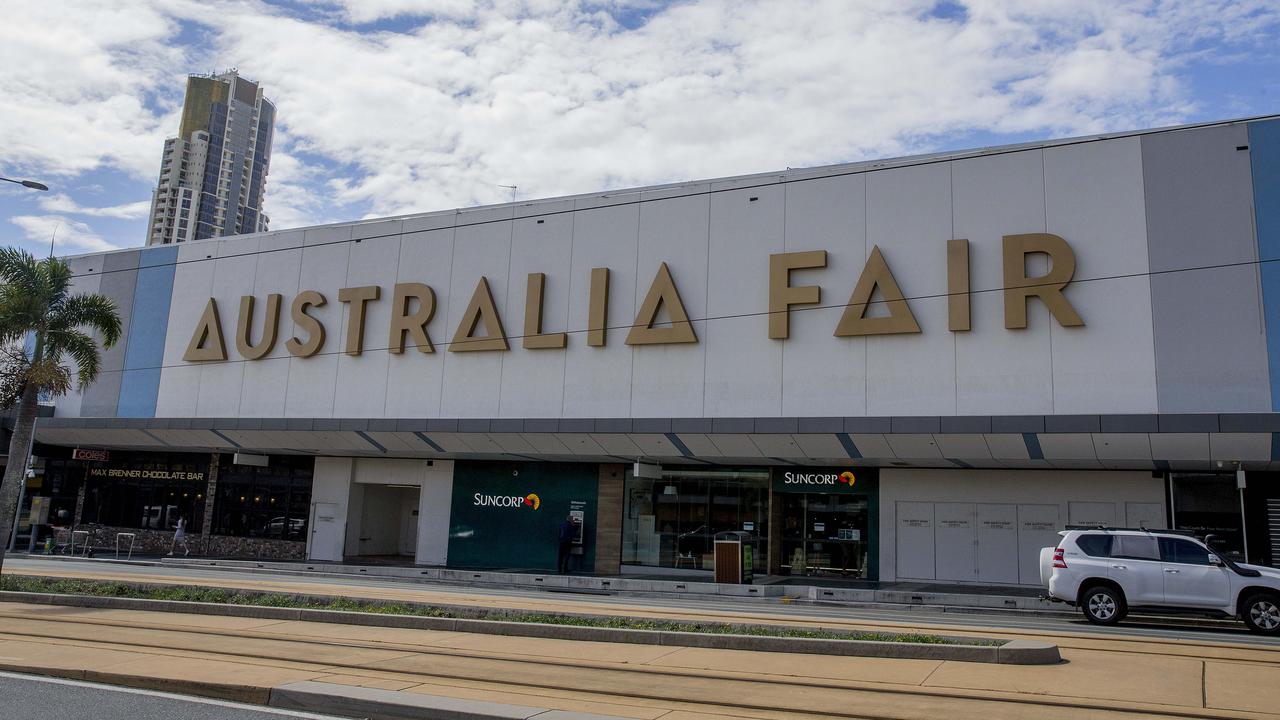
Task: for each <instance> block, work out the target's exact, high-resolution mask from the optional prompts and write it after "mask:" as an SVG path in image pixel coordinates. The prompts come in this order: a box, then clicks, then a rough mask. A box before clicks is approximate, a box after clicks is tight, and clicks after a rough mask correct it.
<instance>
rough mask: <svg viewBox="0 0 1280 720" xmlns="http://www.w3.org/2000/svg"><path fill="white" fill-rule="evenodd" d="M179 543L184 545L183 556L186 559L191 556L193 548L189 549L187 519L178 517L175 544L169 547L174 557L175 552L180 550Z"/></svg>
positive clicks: (174, 532) (174, 534) (174, 537)
mask: <svg viewBox="0 0 1280 720" xmlns="http://www.w3.org/2000/svg"><path fill="white" fill-rule="evenodd" d="M178 543H182V555H183V557H186V556H187V555H190V554H191V548H189V547H187V519H186V518H185V517H182V516H181V515H179V516H178V525H177V527H175V528H174V530H173V544H172V545H170V546H169V554H170V555H173V551H174V550H176V549H177V548H178Z"/></svg>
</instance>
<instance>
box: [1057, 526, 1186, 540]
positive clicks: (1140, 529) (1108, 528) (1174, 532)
mask: <svg viewBox="0 0 1280 720" xmlns="http://www.w3.org/2000/svg"><path fill="white" fill-rule="evenodd" d="M1066 529H1067V530H1103V531H1111V530H1124V531H1127V532H1146V533H1164V534H1166V535H1182V536H1183V537H1199V535H1198V534H1196V532H1195V531H1194V530H1171V529H1169V528H1147V527H1136V528H1132V527H1112V526H1110V525H1103V524H1101V523H1097V524H1093V525H1068V526H1067V527H1066Z"/></svg>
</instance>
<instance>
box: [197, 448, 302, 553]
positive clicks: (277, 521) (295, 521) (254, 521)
mask: <svg viewBox="0 0 1280 720" xmlns="http://www.w3.org/2000/svg"><path fill="white" fill-rule="evenodd" d="M314 466H315V460H314V459H313V458H310V457H302V456H276V455H273V456H271V461H270V465H268V466H267V467H253V466H249V465H233V464H232V463H231V457H230V456H223V461H222V464H221V465H220V472H219V475H218V496H217V498H216V499H215V505H214V513H213V515H214V521H213V532H214V533H216V534H218V535H232V536H237V537H266V538H274V539H277V540H305V539H306V530H307V521H308V519H309V517H310V511H311V473H312V469H313V468H314Z"/></svg>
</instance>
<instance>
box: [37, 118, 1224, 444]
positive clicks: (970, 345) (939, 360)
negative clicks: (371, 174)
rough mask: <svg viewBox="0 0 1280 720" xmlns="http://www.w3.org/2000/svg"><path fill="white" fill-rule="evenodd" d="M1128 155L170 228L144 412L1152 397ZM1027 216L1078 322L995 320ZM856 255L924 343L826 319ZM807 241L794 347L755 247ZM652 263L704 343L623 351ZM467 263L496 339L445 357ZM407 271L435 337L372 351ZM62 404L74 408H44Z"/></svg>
mask: <svg viewBox="0 0 1280 720" xmlns="http://www.w3.org/2000/svg"><path fill="white" fill-rule="evenodd" d="M1144 162H1147V160H1146V159H1145V156H1144V154H1143V150H1142V138H1139V137H1129V138H1118V139H1113V140H1106V141H1097V142H1088V143H1080V144H1073V145H1063V146H1057V147H1050V148H1046V149H1032V150H1025V151H1018V152H1009V153H996V154H991V155H987V156H980V157H973V158H966V159H960V160H955V161H948V162H933V163H924V164H919V165H913V166H905V167H895V168H887V169H873V170H870V171H866V170H865V169H864V170H863V171H861V172H849V173H845V174H833V175H830V176H827V177H814V178H811V179H804V178H795V177H793V178H791V179H790V180H789V181H788V182H786V183H781V182H779V181H778V180H779V178H771V177H753V178H749V179H738V180H724V181H716V182H709V183H703V184H689V185H686V186H682V187H679V188H664V189H651V190H644V191H639V192H633V193H625V194H618V195H601V196H597V197H588V198H570V199H561V200H551V201H546V202H534V203H525V204H520V205H506V206H499V207H492V208H479V209H475V210H469V211H460V212H456V213H447V214H437V215H429V216H417V217H410V218H404V219H396V220H389V221H381V222H375V223H362V224H350V225H340V226H330V227H321V228H311V229H307V230H305V231H288V232H282V233H269V234H264V235H259V236H244V237H237V238H230V239H226V240H220V241H207V242H194V243H186V244H184V245H183V246H182V247H181V248H180V251H179V252H180V260H181V264H180V265H179V266H178V267H177V269H176V275H175V281H174V291H173V292H174V294H173V303H172V309H171V313H170V317H169V327H168V331H167V335H166V351H165V369H164V372H163V374H162V378H161V384H160V391H159V400H158V404H157V416H160V417H243V416H261V417H280V416H285V417H306V418H328V417H343V418H346V417H420V418H434V417H444V418H502V417H507V418H514V417H522V418H536V417H606V418H607V417H769V416H793V417H794V416H801V417H805V416H862V415H870V416H885V415H985V414H999V415H1008V414H1087V413H1153V412H1158V411H1160V409H1161V408H1160V407H1159V406H1158V402H1157V396H1158V393H1157V378H1156V373H1155V361H1156V350H1155V347H1156V343H1155V341H1154V339H1153V329H1152V307H1151V282H1150V280H1149V278H1147V277H1146V276H1145V275H1144V273H1146V272H1147V271H1148V269H1149V267H1150V262H1149V260H1148V246H1149V243H1148V237H1147V225H1148V219H1147V217H1146V212H1147V210H1146V204H1145V201H1144V200H1145V196H1144V175H1143V168H1144ZM1030 232H1050V233H1055V234H1058V235H1061V236H1062V237H1064V238H1065V239H1066V240H1067V241H1068V242H1069V243H1070V244H1071V246H1072V247H1073V249H1074V251H1075V254H1076V259H1077V271H1076V281H1075V282H1074V283H1073V284H1072V285H1071V286H1070V287H1069V288H1068V290H1067V297H1068V299H1069V300H1070V302H1071V303H1072V305H1073V306H1074V307H1075V308H1076V309H1077V310H1078V311H1079V313H1080V314H1081V315H1082V316H1083V318H1084V320H1085V323H1086V327H1083V328H1064V327H1061V326H1060V325H1059V324H1058V323H1057V322H1056V321H1054V320H1053V319H1052V318H1051V317H1050V315H1049V313H1048V312H1047V311H1046V309H1045V308H1044V306H1043V305H1042V304H1041V303H1040V302H1039V301H1038V300H1033V301H1032V302H1031V303H1030V313H1029V323H1030V326H1029V327H1028V328H1027V329H1024V330H1008V329H1006V328H1005V327H1004V313H1003V299H1002V293H1000V292H998V291H994V290H997V289H998V288H999V287H1000V285H1001V284H1002V253H1001V242H1002V236H1004V235H1008V234H1016V233H1030ZM953 238H964V239H968V240H969V243H970V254H971V272H972V287H973V289H974V290H975V291H978V292H977V293H976V294H975V295H973V298H972V327H973V329H972V331H969V332H959V333H953V332H951V331H949V330H948V322H947V320H948V318H947V302H946V298H945V297H942V295H944V294H945V293H946V291H947V285H946V282H947V272H946V241H947V240H949V239H953ZM356 240H359V242H356ZM873 246H878V247H879V248H880V249H881V251H882V252H883V253H884V256H885V258H886V259H887V261H888V263H889V264H890V267H891V268H892V270H893V272H894V274H895V276H896V278H897V280H898V282H899V284H900V285H901V287H902V289H903V291H904V292H905V293H906V295H907V296H908V297H909V298H915V299H913V300H911V307H912V309H913V311H914V314H915V316H916V318H917V320H918V322H919V324H920V326H921V328H922V330H923V332H922V333H921V334H918V335H895V336H873V337H867V338H836V337H833V336H832V333H833V331H834V329H835V325H836V323H837V321H838V319H839V316H840V314H841V311H842V309H843V308H842V307H841V306H842V305H843V304H844V303H845V302H846V301H847V299H848V298H849V295H850V293H851V291H852V289H853V287H854V285H855V283H856V282H857V279H858V277H859V274H860V273H861V271H862V266H863V263H864V262H865V260H866V258H867V256H868V255H869V254H870V251H871V249H872V247H873ZM816 249H825V250H827V251H828V253H829V261H828V266H827V267H826V268H824V269H818V270H805V271H800V272H797V273H795V283H796V284H819V285H820V286H821V287H822V302H823V304H824V305H827V306H832V305H834V306H835V307H827V308H824V309H803V308H797V309H795V310H793V312H792V320H791V327H792V330H791V337H790V339H788V340H785V341H782V340H771V339H769V338H768V335H767V317H766V315H765V313H766V311H767V303H768V290H767V288H768V285H767V282H768V263H769V255H770V254H771V253H776V252H781V251H784V250H786V251H800V250H816ZM266 251H269V252H266ZM661 262H666V263H667V264H668V265H669V267H670V269H671V272H672V274H673V276H674V278H675V281H676V283H677V285H678V287H679V290H680V293H681V295H682V297H683V301H684V305H685V308H686V310H687V311H688V313H689V315H690V317H691V318H693V319H694V322H693V325H694V328H695V330H696V331H697V334H698V338H699V342H698V343H697V344H689V345H648V346H637V347H630V346H627V345H625V344H624V342H623V341H624V339H625V336H626V326H628V325H630V324H631V323H632V322H633V321H634V319H635V311H636V308H637V306H638V305H639V302H640V300H641V299H642V298H643V297H644V295H645V293H646V291H647V290H648V287H649V284H650V282H651V281H652V279H653V277H654V274H655V272H656V271H657V268H658V265H659V263H661ZM593 267H608V268H610V270H611V272H612V275H611V278H610V279H611V286H610V296H609V324H610V326H611V327H612V328H613V329H612V330H610V332H609V334H608V344H607V346H606V347H588V346H587V344H586V334H585V332H584V330H585V329H586V324H587V312H588V303H587V298H588V296H589V281H590V273H591V269H592V268H593ZM1031 269H1032V270H1033V271H1038V270H1044V269H1046V264H1044V263H1040V264H1039V265H1036V263H1035V262H1033V263H1032V268H1031ZM530 272H545V273H546V274H547V280H546V290H545V293H546V295H545V303H544V319H543V320H544V329H545V330H547V331H559V330H564V331H567V332H569V339H568V347H567V349H565V350H525V349H524V348H522V347H521V340H520V337H519V336H520V335H521V332H522V319H523V315H524V293H525V279H526V276H527V274H528V273H530ZM481 276H484V277H485V278H487V279H488V282H489V285H490V287H491V289H492V292H493V297H494V302H495V304H496V306H497V308H498V311H499V312H500V314H501V317H502V321H503V323H504V325H505V328H506V332H507V335H508V336H509V338H510V344H511V346H512V348H511V350H510V351H508V352H466V353H457V352H448V351H447V348H448V344H449V341H450V339H451V338H452V336H453V334H454V332H455V330H456V329H457V327H458V324H459V321H460V320H461V318H462V313H463V310H464V308H465V307H466V305H467V302H468V300H469V299H470V297H471V294H472V292H473V290H474V289H475V287H476V284H477V282H478V281H479V279H480V277H481ZM1114 276H1120V277H1118V278H1117V279H1108V278H1112V277H1114ZM409 281H417V282H423V283H426V284H428V285H430V286H431V287H432V288H434V290H435V291H436V294H437V309H436V313H435V318H434V320H433V321H432V322H431V323H430V326H429V332H430V335H431V338H432V340H433V342H434V343H435V345H436V352H434V353H431V354H423V353H419V352H415V351H412V350H410V351H408V352H406V353H403V354H400V355H392V354H389V353H387V352H386V351H385V347H386V345H387V336H388V327H387V321H388V318H389V316H390V312H391V297H392V292H393V286H394V284H395V283H396V282H409ZM366 284H376V285H379V286H381V288H382V299H381V300H380V301H378V302H373V303H370V304H369V307H368V313H367V321H366V335H365V348H366V350H365V352H364V354H363V355H361V356H359V357H351V356H347V355H345V354H343V353H342V349H343V343H344V340H345V334H346V322H347V321H346V315H347V313H346V308H345V306H344V305H343V304H341V303H339V302H338V300H337V293H338V289H339V288H342V287H351V286H357V285H366ZM300 289H315V290H318V291H320V292H322V293H323V294H324V295H325V296H326V297H327V298H328V299H329V302H328V304H327V305H326V306H325V307H323V308H319V309H317V310H315V311H314V314H315V315H316V316H317V317H318V318H319V319H320V320H321V321H322V322H323V323H324V325H325V328H326V333H327V339H326V342H325V345H324V347H323V349H322V352H321V354H319V355H316V356H314V357H310V358H293V357H289V356H288V354H287V353H286V352H285V350H284V341H285V340H286V339H287V338H288V337H289V336H290V335H291V333H292V330H293V327H292V321H291V320H290V319H289V317H288V315H289V313H288V303H289V301H290V300H291V299H292V298H293V296H294V295H295V294H296V293H297V292H298V291H299V290H300ZM271 292H278V293H281V294H283V295H284V296H285V307H284V308H283V311H282V318H281V328H280V340H279V342H278V343H277V347H276V348H275V350H274V351H273V352H272V353H271V355H270V356H269V358H268V359H264V360H258V361H253V362H242V361H239V358H238V356H237V354H236V352H235V349H234V344H235V343H234V336H235V331H236V310H237V308H238V306H239V299H240V296H241V295H245V294H249V293H253V294H255V295H256V296H257V297H258V298H259V307H261V306H262V305H263V304H264V303H265V295H266V294H267V293H271ZM211 296H212V297H216V298H217V299H218V302H219V306H220V308H221V309H222V323H223V331H224V334H225V335H226V338H227V344H228V347H229V352H230V354H231V358H230V361H229V362H225V363H216V362H215V363H206V364H190V363H186V362H184V361H183V360H182V353H183V350H184V349H185V347H186V343H187V341H188V340H189V338H190V336H191V334H192V332H193V331H194V329H195V325H196V320H197V318H198V317H199V316H200V313H201V311H202V310H203V308H204V305H205V303H206V302H207V300H208V298H209V297H211ZM1232 312H1233V311H1232V310H1231V309H1230V308H1224V309H1223V310H1222V314H1224V315H1231V314H1232ZM708 317H710V318H711V319H708ZM1205 409H1206V410H1212V411H1223V410H1227V409H1230V408H1219V407H1214V408H1205ZM76 410H77V408H76V403H75V402H74V401H69V402H67V403H66V404H65V406H64V407H63V408H60V409H59V413H60V414H74V413H75V412H76Z"/></svg>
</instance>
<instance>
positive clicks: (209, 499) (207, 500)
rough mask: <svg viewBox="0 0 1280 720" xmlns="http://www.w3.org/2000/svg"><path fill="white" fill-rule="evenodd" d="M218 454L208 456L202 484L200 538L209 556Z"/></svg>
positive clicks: (216, 485) (216, 490)
mask: <svg viewBox="0 0 1280 720" xmlns="http://www.w3.org/2000/svg"><path fill="white" fill-rule="evenodd" d="M218 461H219V455H218V453H212V454H211V455H210V456H209V472H208V474H207V475H206V476H205V484H204V517H203V519H202V521H201V523H200V537H201V539H202V540H203V541H204V554H205V555H208V554H209V542H210V536H211V535H213V499H214V497H215V496H216V495H217V493H218Z"/></svg>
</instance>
